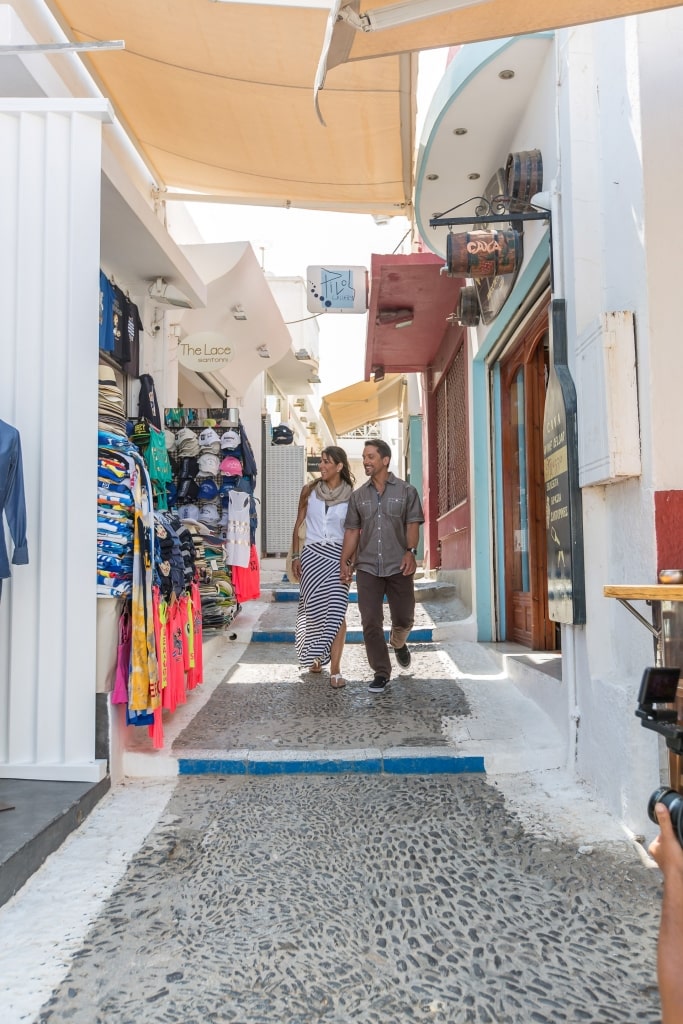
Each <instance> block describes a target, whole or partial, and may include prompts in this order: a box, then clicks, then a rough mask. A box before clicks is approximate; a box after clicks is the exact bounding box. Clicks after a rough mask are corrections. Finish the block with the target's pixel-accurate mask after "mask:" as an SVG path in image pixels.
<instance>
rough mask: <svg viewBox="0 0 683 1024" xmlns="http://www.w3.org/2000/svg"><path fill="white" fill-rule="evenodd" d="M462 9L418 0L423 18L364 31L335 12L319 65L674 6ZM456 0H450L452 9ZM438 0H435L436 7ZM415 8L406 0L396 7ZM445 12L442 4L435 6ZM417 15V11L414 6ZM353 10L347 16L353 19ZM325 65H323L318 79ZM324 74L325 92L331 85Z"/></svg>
mask: <svg viewBox="0 0 683 1024" xmlns="http://www.w3.org/2000/svg"><path fill="white" fill-rule="evenodd" d="M459 2H460V5H461V6H460V7H459V9H456V10H450V11H449V12H448V13H447V14H426V16H425V13H424V12H425V9H426V8H428V7H429V0H418V5H419V9H420V11H419V12H420V13H421V15H422V16H421V17H419V19H418V20H415V21H410V22H409V23H406V24H398V25H396V27H391V28H378V29H375V30H373V29H370V30H366V31H363V30H361V29H356V28H354V27H352V25H351V24H350V23H349V21H346V20H344V19H343V16H342V17H341V18H340V17H339V15H338V16H337V19H338V20H336V21H335V23H334V28H333V30H332V31H331V33H330V38H329V40H328V41H326V45H327V44H329V49H327V50H326V52H325V51H324V52H323V56H322V59H321V64H322V65H324V66H326V68H327V70H328V71H329V70H330V69H332V68H335V67H338V66H339V65H341V64H345V63H347V62H356V61H363V60H367V59H368V58H371V57H372V58H377V57H384V56H387V55H389V54H400V53H405V52H408V51H411V52H415V51H418V50H432V49H437V48H439V47H442V46H455V45H457V44H462V43H474V42H482V41H484V40H487V39H502V38H504V37H506V36H518V35H526V34H529V33H531V32H542V31H548V30H552V29H556V28H565V27H567V26H568V25H582V24H585V23H587V22H592V21H606V20H607V19H609V18H620V17H625V16H627V15H630V14H643V13H646V12H648V11H657V10H662V9H664V8H667V7H678V6H679V3H678V2H676V0H471V2H470V4H468V2H467V0H459ZM457 3H458V0H452V6H453V7H454V8H455V7H456V5H457ZM437 4H439V0H433V3H432V8H433V9H434V8H436V7H437ZM447 4H448V0H446V5H447ZM394 6H397V0H364V2H363V3H360V0H351V2H350V3H349V2H347V0H337V5H336V9H337V10H338V11H341V12H343V11H345V10H346V9H350V10H351V12H353V14H359V13H360V14H361V15H363V14H366V13H367V12H368V11H382V10H384V8H388V7H394ZM411 6H414V3H411V0H405V2H404V3H401V4H400V7H401V8H402V9H403V10H405V9H406V8H409V7H411ZM439 6H440V7H441V9H442V10H443V7H444V3H441V4H440V5H439ZM416 13H418V11H417V8H416ZM353 14H352V15H351V17H353ZM323 73H324V68H321V77H322V75H323ZM332 81H333V79H332V77H331V76H328V78H327V82H326V84H325V91H326V92H327V88H328V87H329V86H330V85H332Z"/></svg>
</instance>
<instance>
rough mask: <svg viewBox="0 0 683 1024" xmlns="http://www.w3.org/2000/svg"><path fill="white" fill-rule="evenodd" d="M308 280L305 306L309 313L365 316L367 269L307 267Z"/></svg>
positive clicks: (366, 305) (366, 306)
mask: <svg viewBox="0 0 683 1024" xmlns="http://www.w3.org/2000/svg"><path fill="white" fill-rule="evenodd" d="M306 279H307V282H308V295H307V302H306V305H307V307H308V310H309V312H310V313H365V312H366V310H367V308H368V272H367V270H366V268H365V267H348V266H346V267H345V266H329V265H328V266H318V267H307V268H306Z"/></svg>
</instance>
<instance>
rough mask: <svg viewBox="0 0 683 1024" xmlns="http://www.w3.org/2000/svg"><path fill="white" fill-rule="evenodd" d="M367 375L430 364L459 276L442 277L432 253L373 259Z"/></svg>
mask: <svg viewBox="0 0 683 1024" xmlns="http://www.w3.org/2000/svg"><path fill="white" fill-rule="evenodd" d="M370 267H371V270H370V273H371V279H370V310H369V315H368V330H367V340H366V348H365V376H366V379H369V378H370V376H371V374H372V373H373V371H374V368H375V367H379V368H381V370H382V371H384V372H386V373H387V374H390V373H411V372H420V371H422V370H426V369H427V368H428V367H429V366H430V365H431V364H432V363H433V361H434V357H435V356H436V354H437V352H438V351H439V348H440V346H441V343H442V341H443V337H444V334H445V333H446V332H447V331H449V330H451V329H452V328H453V324H454V321H453V320H452V319H449V317H451V314H453V313H454V311H455V309H456V306H457V304H458V298H459V295H460V289H461V287H462V286H463V285H464V284H465V282H464V280H463V279H461V278H457V279H456V278H452V277H448V276H447V275H446V274H444V273H442V270H443V269H444V262H443V260H442V259H440V258H439V257H438V256H435V255H434V254H433V253H431V252H423V253H411V254H410V255H407V256H400V255H391V256H377V255H374V254H373V256H372V259H371V264H370Z"/></svg>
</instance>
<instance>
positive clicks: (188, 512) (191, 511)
mask: <svg viewBox="0 0 683 1024" xmlns="http://www.w3.org/2000/svg"><path fill="white" fill-rule="evenodd" d="M178 515H179V517H180V518H181V519H197V518H198V516H199V506H198V505H181V506H180V508H179V509H178Z"/></svg>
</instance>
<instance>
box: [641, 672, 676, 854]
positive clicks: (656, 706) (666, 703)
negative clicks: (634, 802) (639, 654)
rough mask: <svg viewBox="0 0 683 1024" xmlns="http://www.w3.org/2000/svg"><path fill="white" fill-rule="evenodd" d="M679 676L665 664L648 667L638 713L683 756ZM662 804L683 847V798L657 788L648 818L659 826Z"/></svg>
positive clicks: (644, 676)
mask: <svg viewBox="0 0 683 1024" xmlns="http://www.w3.org/2000/svg"><path fill="white" fill-rule="evenodd" d="M679 676H680V669H678V668H669V667H666V668H665V667H664V666H661V665H660V666H658V667H656V668H646V669H645V671H644V672H643V678H642V680H641V683H640V691H639V693H638V708H637V710H636V715H637V716H638V718H639V719H640V723H641V725H643V726H644V727H645V728H646V729H652V730H653V732H658V733H659V734H660V736H663V737H664V739H665V740H666V745H667V747H668V748H669V750H671V751H672V752H673V753H674V754H683V726H680V725H678V711H677V708H676V691H677V689H678V679H679ZM658 803H661V804H664V806H665V807H666V808H667V809H668V811H669V814H670V816H671V824H672V826H673V830H674V832H675V834H676V836H677V838H678V841H679V843H680V844H681V846H683V796H682V795H681V794H680V793H678V792H677V791H676V790H675V789H670V788H669V787H668V786H660V788H659V789H656V790H655V791H654V793H653V794H652V796H651V797H650V800H649V802H648V805H647V813H648V817H649V819H650V821H653V822H654V823H655V824H657V816H656V814H655V805H656V804H658Z"/></svg>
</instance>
